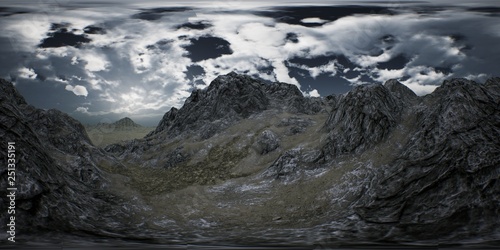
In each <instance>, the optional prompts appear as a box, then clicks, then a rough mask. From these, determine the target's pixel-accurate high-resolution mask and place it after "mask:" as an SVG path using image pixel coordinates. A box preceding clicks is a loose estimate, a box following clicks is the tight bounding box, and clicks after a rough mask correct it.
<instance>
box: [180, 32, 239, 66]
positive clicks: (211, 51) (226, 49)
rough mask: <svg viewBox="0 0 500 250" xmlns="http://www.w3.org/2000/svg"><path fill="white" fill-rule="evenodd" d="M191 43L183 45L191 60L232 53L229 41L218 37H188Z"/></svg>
mask: <svg viewBox="0 0 500 250" xmlns="http://www.w3.org/2000/svg"><path fill="white" fill-rule="evenodd" d="M190 41H191V44H190V45H187V46H185V47H184V49H186V50H187V51H188V52H189V54H188V57H189V58H190V59H191V61H193V62H199V61H203V60H207V59H213V58H218V57H220V56H222V55H230V54H232V53H233V51H232V50H231V47H230V45H231V44H230V43H229V42H228V41H226V40H224V39H222V38H220V37H213V36H202V37H199V38H192V39H190Z"/></svg>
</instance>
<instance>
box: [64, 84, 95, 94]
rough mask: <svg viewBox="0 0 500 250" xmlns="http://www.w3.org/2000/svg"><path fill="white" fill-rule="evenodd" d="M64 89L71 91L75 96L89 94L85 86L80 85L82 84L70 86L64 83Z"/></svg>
mask: <svg viewBox="0 0 500 250" xmlns="http://www.w3.org/2000/svg"><path fill="white" fill-rule="evenodd" d="M65 89H66V90H67V91H71V92H73V93H74V94H75V95H77V96H87V95H88V94H89V92H88V91H87V88H85V86H82V85H76V86H72V85H70V84H68V85H66V88H65Z"/></svg>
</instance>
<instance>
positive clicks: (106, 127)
mask: <svg viewBox="0 0 500 250" xmlns="http://www.w3.org/2000/svg"><path fill="white" fill-rule="evenodd" d="M140 127H142V126H141V125H139V124H137V123H135V122H134V121H133V120H132V119H130V118H128V117H125V118H122V119H120V120H118V121H116V122H113V123H106V122H101V123H98V124H97V125H96V126H95V127H91V129H99V130H102V131H106V132H112V131H114V130H117V131H127V130H133V129H135V128H140Z"/></svg>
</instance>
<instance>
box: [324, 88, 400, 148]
mask: <svg viewBox="0 0 500 250" xmlns="http://www.w3.org/2000/svg"><path fill="white" fill-rule="evenodd" d="M402 110H403V107H402V103H401V101H399V99H398V98H396V97H394V96H393V95H392V93H391V92H390V91H389V90H388V89H387V88H386V87H384V86H383V85H380V84H371V85H362V86H357V87H355V88H354V89H353V90H351V91H350V92H349V93H347V94H346V95H345V96H343V97H341V98H340V99H339V100H338V101H337V102H336V105H335V106H334V107H333V110H332V113H331V114H330V116H329V117H328V120H327V121H326V123H325V129H326V130H327V131H328V141H327V143H326V145H325V146H324V150H325V152H326V155H329V156H332V157H334V156H337V155H342V154H349V153H360V152H362V151H364V150H365V149H367V148H369V147H371V146H373V145H375V144H376V143H378V142H380V141H382V140H383V139H384V138H386V136H387V135H388V134H389V133H390V132H391V130H392V129H393V128H394V127H395V126H396V124H397V123H398V122H399V120H400V117H401V114H402Z"/></svg>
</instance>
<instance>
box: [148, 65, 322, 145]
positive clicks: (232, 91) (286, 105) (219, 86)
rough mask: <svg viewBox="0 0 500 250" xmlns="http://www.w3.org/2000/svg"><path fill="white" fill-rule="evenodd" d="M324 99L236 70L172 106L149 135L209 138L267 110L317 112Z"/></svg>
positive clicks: (290, 86) (292, 86) (291, 86)
mask: <svg viewBox="0 0 500 250" xmlns="http://www.w3.org/2000/svg"><path fill="white" fill-rule="evenodd" d="M323 105H324V104H323V102H322V101H321V99H319V98H316V99H312V98H305V97H304V96H303V95H302V93H301V92H300V90H299V89H298V88H297V87H296V86H294V85H291V84H286V83H280V82H276V83H272V84H265V83H262V82H260V81H258V80H256V79H253V78H251V77H248V76H244V75H239V74H236V73H234V72H232V73H229V74H227V75H223V76H219V77H217V78H216V79H215V80H214V81H213V82H212V83H211V84H210V85H209V86H208V87H207V88H206V89H203V90H201V89H198V90H195V91H193V92H192V93H191V96H190V97H189V98H187V99H186V101H185V102H184V105H183V106H182V108H180V109H179V110H177V109H175V108H172V109H171V110H170V111H169V112H167V113H166V114H165V115H164V117H163V119H162V120H161V121H160V123H159V125H158V127H157V128H156V129H155V130H154V131H153V132H151V133H150V134H148V135H147V137H149V136H153V135H156V134H160V133H162V134H163V135H166V136H167V137H168V138H173V137H176V136H179V135H181V134H185V133H190V134H198V135H199V136H200V138H201V139H203V140H204V139H208V138H210V137H212V136H213V135H214V134H216V133H218V132H219V131H221V130H223V129H225V128H227V127H228V126H230V125H231V124H234V123H235V122H237V121H239V120H241V119H244V118H248V117H249V116H250V115H252V114H256V113H259V112H262V111H264V110H267V109H278V110H281V111H287V112H290V113H302V114H314V113H317V112H320V111H321V110H323Z"/></svg>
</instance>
